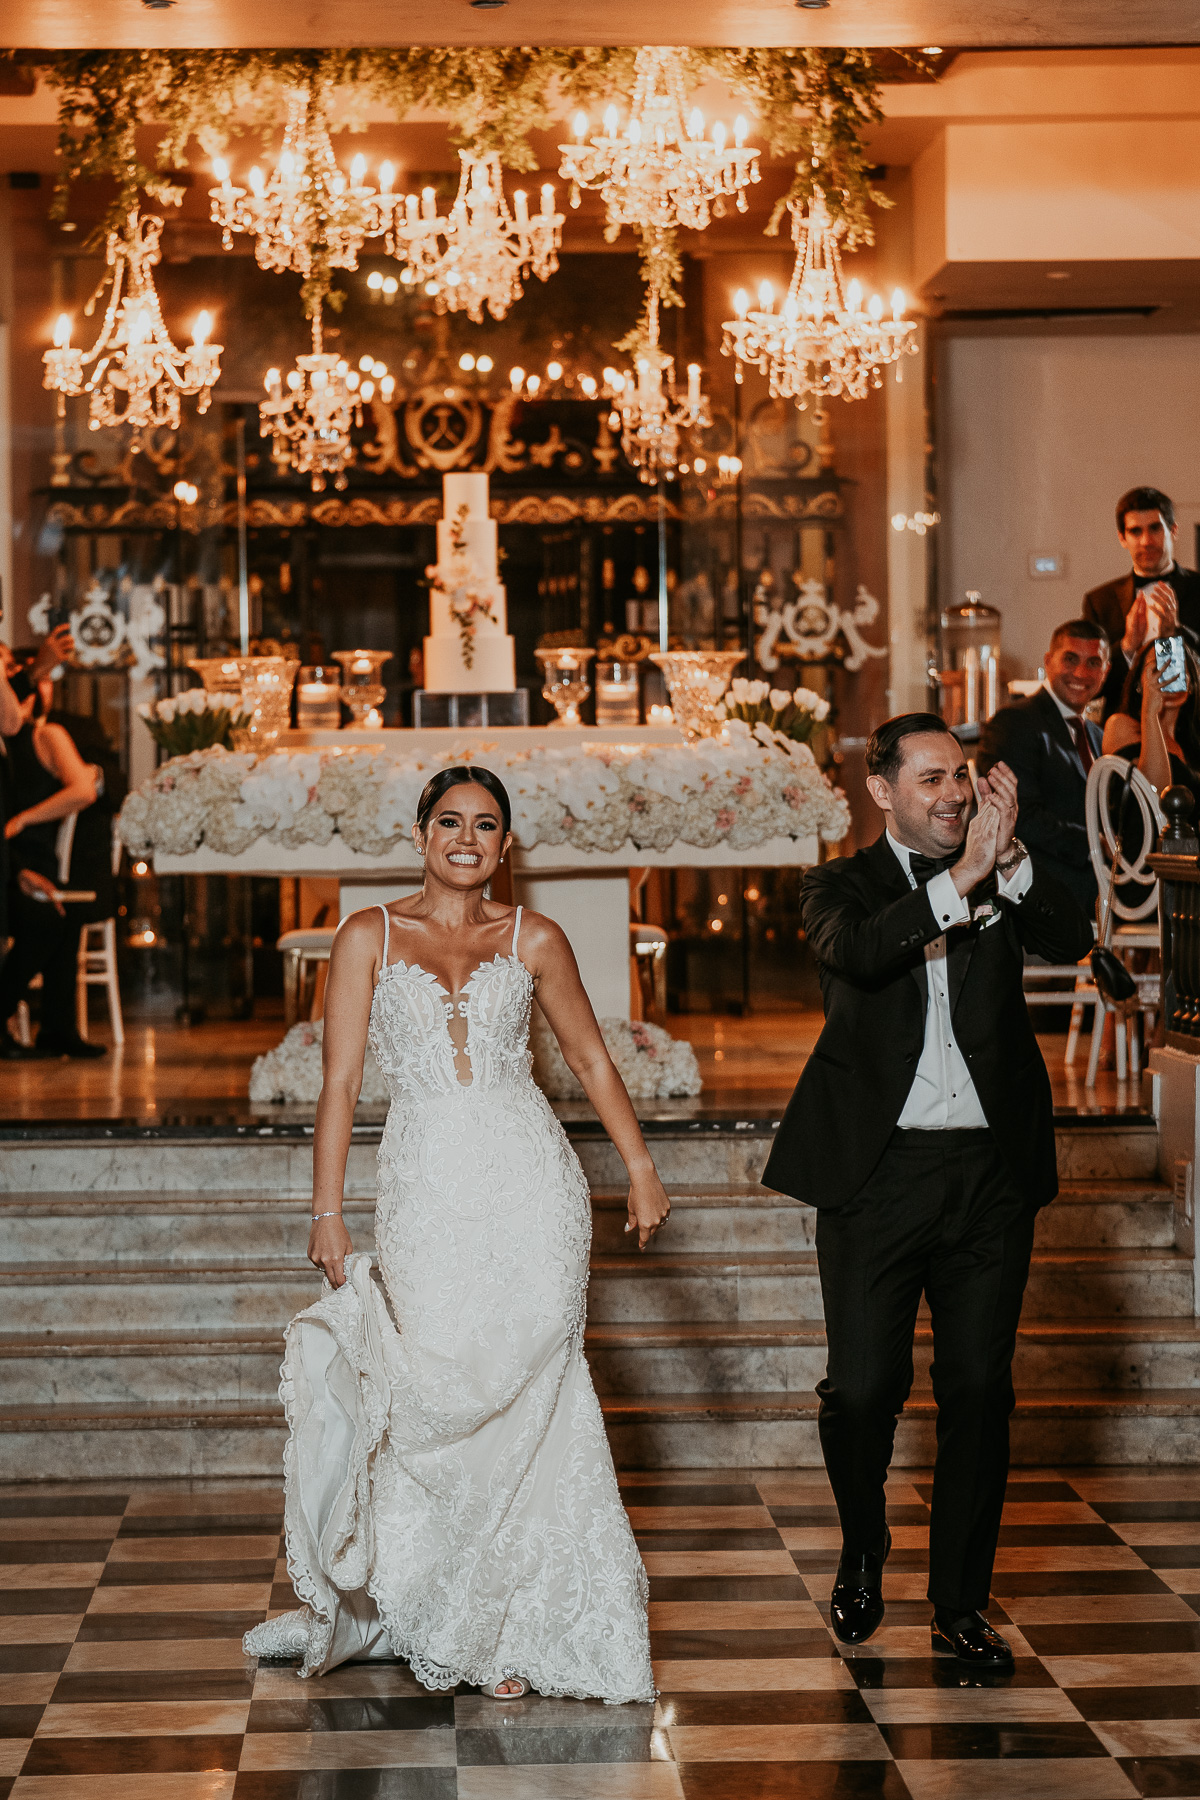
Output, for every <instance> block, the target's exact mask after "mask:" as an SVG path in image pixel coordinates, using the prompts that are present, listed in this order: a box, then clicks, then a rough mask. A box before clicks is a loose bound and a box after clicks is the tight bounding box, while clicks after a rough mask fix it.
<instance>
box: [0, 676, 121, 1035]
mask: <svg viewBox="0 0 1200 1800" xmlns="http://www.w3.org/2000/svg"><path fill="white" fill-rule="evenodd" d="M40 707H41V696H40V695H38V694H34V695H33V696H31V698H30V699H29V700H27V701H26V702H25V703H24V705H23V707H22V711H23V713H24V715H25V720H24V723H23V724H22V725H21V728H20V729H19V730H18V731H17V732H15V733H14V734H13V735H12V736H9V737H7V738H6V740H5V749H6V751H7V756H6V758H5V769H4V788H5V809H4V810H5V812H6V813H7V821H6V823H5V826H4V836H5V840H6V848H7V851H8V866H9V870H10V874H11V877H12V879H11V880H10V883H9V891H8V912H9V921H8V925H9V931H10V932H11V934H12V945H11V947H10V949H9V952H8V955H7V956H6V957H5V959H4V965H3V967H2V968H0V1056H4V1057H6V1058H11V1057H13V1056H19V1055H21V1054H22V1050H21V1046H19V1045H17V1044H16V1043H14V1041H13V1039H12V1037H11V1036H10V1034H9V1032H8V1030H7V1023H8V1021H9V1019H11V1017H12V1015H13V1014H14V1013H15V1012H16V1010H17V1007H18V1005H19V1004H20V1002H21V1001H22V1000H23V999H24V998H25V996H26V994H27V993H28V991H29V984H30V982H31V981H32V980H33V978H34V976H35V975H38V974H40V975H41V977H42V1007H41V1029H40V1031H39V1033H38V1039H37V1045H36V1048H35V1051H34V1054H35V1055H38V1056H79V1057H87V1056H103V1055H104V1047H103V1045H100V1044H90V1043H88V1042H87V1040H86V1039H85V1038H81V1037H80V1035H79V1033H78V1031H77V1029H76V1026H75V953H76V947H77V945H78V942H79V919H78V917H76V916H73V914H72V911H71V909H70V907H68V906H64V905H63V903H62V901H61V900H59V898H58V893H57V889H58V848H57V840H58V830H59V826H60V824H61V822H62V820H63V819H65V818H67V817H68V816H69V815H70V814H71V813H78V812H81V811H82V810H83V808H84V807H85V806H90V805H91V804H92V802H93V801H94V800H95V798H96V776H95V772H94V770H93V769H92V768H91V767H90V765H89V764H87V763H85V762H84V760H83V758H82V757H81V756H80V754H79V752H78V750H76V748H75V745H74V744H73V743H72V741H71V738H70V736H69V735H68V733H67V732H66V731H64V729H63V727H62V726H61V725H51V724H47V723H46V721H45V720H44V719H41V718H36V717H35V716H34V714H35V712H37V711H39V710H40ZM24 1054H28V1052H25V1053H24Z"/></svg>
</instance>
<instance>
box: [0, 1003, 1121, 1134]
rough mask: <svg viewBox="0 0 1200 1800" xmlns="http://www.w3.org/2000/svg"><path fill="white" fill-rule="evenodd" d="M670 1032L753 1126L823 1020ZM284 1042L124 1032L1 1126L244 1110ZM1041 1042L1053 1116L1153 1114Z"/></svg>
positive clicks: (230, 1026) (736, 1023)
mask: <svg viewBox="0 0 1200 1800" xmlns="http://www.w3.org/2000/svg"><path fill="white" fill-rule="evenodd" d="M264 1010H265V1009H264ZM666 1024H667V1028H668V1029H669V1030H670V1032H671V1033H672V1035H673V1036H675V1037H683V1038H687V1039H688V1040H689V1041H690V1042H691V1044H692V1045H693V1047H694V1049H695V1051H696V1056H697V1058H698V1060H699V1063H700V1070H701V1074H702V1075H703V1078H704V1092H703V1094H702V1095H701V1098H700V1101H699V1102H698V1103H693V1104H694V1105H696V1106H697V1107H698V1109H699V1110H703V1108H704V1107H706V1106H717V1107H720V1108H721V1109H722V1110H724V1111H729V1110H731V1109H732V1110H737V1109H740V1108H743V1109H745V1110H746V1112H747V1115H748V1116H750V1115H754V1116H762V1115H764V1114H766V1113H774V1114H775V1115H776V1116H778V1114H779V1112H780V1111H781V1110H782V1108H783V1107H784V1106H785V1105H786V1103H787V1098H788V1095H789V1094H790V1093H791V1091H792V1088H793V1087H794V1085H795V1082H796V1079H797V1077H798V1076H799V1073H800V1071H801V1069H802V1068H803V1067H804V1063H805V1060H806V1059H807V1057H808V1054H809V1052H810V1051H811V1049H812V1047H813V1044H814V1043H815V1042H816V1040H817V1036H818V1034H819V1032H820V1029H821V1015H820V1013H819V1012H815V1011H793V1012H784V1011H779V1012H776V1011H770V1012H762V1013H755V1014H751V1015H750V1016H749V1017H748V1018H740V1019H739V1018H730V1017H726V1016H721V1015H717V1014H709V1013H700V1014H690V1015H672V1016H671V1017H670V1018H669V1019H668V1020H667V1021H666ZM90 1029H91V1034H92V1036H93V1038H94V1039H95V1040H96V1042H98V1043H105V1044H109V1045H110V1046H111V1037H110V1034H109V1031H108V1027H107V1026H106V1025H103V1024H98V1023H96V1024H93V1025H92V1026H91V1028H90ZM282 1035H283V1021H282V1018H281V1017H280V1016H279V1014H278V1013H277V1012H275V1011H272V1012H269V1013H267V1015H266V1016H263V1017H258V1018H255V1019H253V1020H248V1021H245V1022H239V1021H230V1020H223V1021H220V1020H218V1021H211V1020H210V1021H207V1022H206V1023H204V1024H201V1025H190V1026H182V1025H177V1024H176V1023H175V1022H174V1021H173V1020H170V1019H168V1020H161V1019H156V1020H154V1021H151V1022H147V1021H143V1022H140V1023H139V1022H136V1021H132V1022H127V1025H126V1037H125V1044H124V1047H123V1049H121V1050H113V1049H111V1047H110V1050H109V1054H108V1055H107V1056H105V1057H104V1058H102V1059H99V1060H97V1061H95V1062H83V1063H80V1062H67V1061H56V1062H31V1063H6V1064H3V1065H0V1121H3V1120H9V1121H20V1120H25V1121H33V1120H37V1119H43V1120H70V1119H75V1120H83V1119H104V1118H120V1117H125V1118H129V1117H138V1118H145V1119H148V1120H149V1119H154V1118H156V1117H158V1118H163V1117H166V1116H169V1115H171V1116H178V1115H179V1114H181V1113H188V1112H204V1111H206V1110H207V1111H209V1112H213V1113H220V1112H221V1111H222V1110H223V1109H224V1110H228V1109H229V1108H230V1107H234V1108H237V1109H244V1108H245V1105H246V1094H247V1089H248V1086H249V1081H250V1069H251V1066H252V1064H253V1062H254V1059H255V1057H257V1056H261V1055H262V1054H263V1053H264V1052H265V1051H267V1050H271V1049H273V1048H274V1046H275V1045H276V1044H277V1043H278V1042H279V1040H280V1038H281V1037H282ZM1040 1041H1041V1043H1042V1048H1043V1052H1044V1054H1045V1057H1046V1065H1047V1068H1048V1069H1049V1071H1050V1077H1051V1081H1052V1084H1053V1088H1054V1100H1055V1105H1056V1107H1058V1108H1060V1109H1063V1110H1069V1111H1072V1112H1076V1113H1079V1114H1112V1113H1114V1112H1138V1111H1143V1110H1145V1106H1146V1103H1147V1089H1148V1082H1147V1081H1146V1080H1145V1079H1143V1081H1142V1082H1141V1083H1140V1084H1139V1083H1138V1082H1134V1081H1125V1082H1118V1080H1117V1078H1116V1076H1115V1074H1113V1073H1112V1072H1111V1071H1107V1072H1105V1071H1102V1072H1101V1074H1100V1077H1099V1079H1098V1081H1097V1084H1096V1087H1095V1088H1094V1089H1091V1090H1088V1089H1087V1088H1086V1087H1085V1085H1084V1078H1085V1074H1086V1070H1087V1042H1086V1039H1085V1040H1084V1041H1083V1042H1082V1043H1081V1044H1080V1046H1079V1053H1078V1056H1077V1059H1076V1062H1075V1066H1074V1068H1073V1069H1070V1070H1068V1069H1066V1068H1064V1066H1063V1051H1064V1048H1065V1038H1063V1037H1061V1036H1054V1035H1049V1036H1046V1037H1044V1038H1042V1039H1041V1040H1040Z"/></svg>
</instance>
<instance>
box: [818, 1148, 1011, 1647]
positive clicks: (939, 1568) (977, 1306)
mask: <svg viewBox="0 0 1200 1800" xmlns="http://www.w3.org/2000/svg"><path fill="white" fill-rule="evenodd" d="M1035 1218H1036V1211H1035V1209H1034V1208H1033V1207H1031V1206H1030V1205H1029V1204H1028V1203H1027V1201H1026V1200H1025V1199H1024V1197H1023V1195H1022V1194H1021V1193H1020V1192H1018V1190H1017V1188H1016V1187H1015V1185H1014V1184H1013V1181H1012V1179H1011V1177H1010V1176H1009V1174H1008V1172H1007V1170H1006V1169H1005V1168H1004V1166H1003V1165H1002V1163H1001V1160H1000V1156H999V1154H998V1152H997V1149H996V1144H995V1140H994V1139H993V1138H992V1135H991V1133H990V1132H988V1131H896V1132H895V1133H893V1135H892V1138H891V1140H890V1142H889V1143H888V1146H887V1149H886V1150H885V1152H884V1154H883V1158H882V1160H881V1161H880V1163H879V1166H878V1168H876V1170H875V1171H874V1173H873V1174H872V1175H871V1178H870V1180H869V1181H868V1182H867V1183H866V1185H865V1186H864V1187H863V1188H862V1190H861V1191H860V1192H859V1193H858V1194H856V1195H855V1197H854V1199H853V1200H852V1201H851V1202H850V1204H849V1205H848V1206H845V1207H839V1208H834V1209H830V1210H829V1211H820V1212H819V1213H818V1215H817V1259H818V1263H819V1266H820V1272H821V1293H822V1295H823V1297H824V1302H825V1325H826V1333H827V1338H828V1345H829V1360H828V1366H827V1370H826V1375H825V1379H824V1381H822V1382H820V1383H819V1385H818V1387H817V1393H818V1395H819V1396H820V1399H821V1411H820V1433H821V1449H822V1451H823V1453H824V1456H825V1467H826V1469H827V1470H828V1472H829V1479H830V1483H831V1484H832V1487H833V1492H834V1498H835V1499H836V1501H837V1508H838V1517H839V1519H840V1521H841V1527H842V1538H843V1543H844V1546H845V1548H846V1550H847V1551H848V1552H850V1553H852V1554H855V1555H857V1554H861V1553H862V1552H864V1551H872V1552H875V1553H878V1552H879V1551H880V1550H881V1549H882V1546H883V1530H884V1480H885V1478H886V1476H887V1471H888V1464H889V1463H890V1462H891V1458H892V1446H893V1441H894V1438H895V1434H896V1419H897V1416H898V1414H899V1413H900V1411H901V1410H902V1408H903V1406H904V1402H905V1400H906V1399H907V1397H908V1392H909V1389H910V1388H911V1386H912V1379H913V1362H912V1349H913V1330H914V1327H915V1325H916V1319H917V1307H918V1305H919V1304H920V1299H921V1295H922V1293H924V1294H925V1295H926V1297H927V1298H928V1301H929V1310H930V1312H931V1314H932V1316H933V1391H934V1398H935V1399H936V1401H937V1408H938V1415H937V1463H936V1467H935V1470H934V1478H933V1506H932V1517H931V1520H930V1531H929V1598H930V1599H931V1600H932V1601H933V1603H934V1606H935V1607H937V1608H938V1610H939V1611H942V1610H944V1611H946V1612H950V1613H954V1614H955V1615H960V1614H962V1613H968V1612H972V1611H974V1610H975V1609H976V1608H979V1609H982V1608H983V1607H985V1606H986V1605H987V1603H988V1596H989V1593H990V1589H991V1579H992V1563H993V1560H994V1558H995V1554H996V1539H997V1537H998V1536H999V1532H1000V1514H1001V1510H1002V1508H1003V1505H1004V1489H1005V1483H1006V1480H1007V1476H1008V1421H1009V1415H1010V1414H1011V1412H1012V1409H1013V1405H1014V1395H1013V1385H1012V1357H1013V1348H1014V1345H1015V1343H1016V1331H1017V1321H1018V1319H1019V1318H1020V1314H1021V1299H1022V1296H1023V1294H1024V1291H1025V1282H1026V1278H1027V1277H1028V1274H1029V1259H1030V1254H1031V1252H1032V1249H1033V1227H1034V1220H1035Z"/></svg>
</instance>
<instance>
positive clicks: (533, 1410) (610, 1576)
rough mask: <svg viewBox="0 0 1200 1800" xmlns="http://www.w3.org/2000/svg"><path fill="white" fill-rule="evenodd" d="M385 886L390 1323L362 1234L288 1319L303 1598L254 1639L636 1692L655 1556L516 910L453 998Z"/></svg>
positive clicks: (421, 1666) (292, 1469)
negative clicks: (593, 1299) (341, 1265)
mask: <svg viewBox="0 0 1200 1800" xmlns="http://www.w3.org/2000/svg"><path fill="white" fill-rule="evenodd" d="M381 910H382V911H383V915H384V954H383V963H384V966H383V970H382V972H381V974H380V977H379V982H378V985H377V987H376V989H375V996H374V1000H373V1002H372V1006H371V1022H370V1031H369V1037H370V1043H371V1047H372V1049H373V1050H374V1052H375V1055H376V1057H377V1059H378V1062H379V1066H380V1068H381V1069H382V1071H383V1074H384V1078H385V1080H386V1082H387V1085H388V1091H389V1093H390V1096H391V1108H390V1111H389V1113H388V1118H387V1124H386V1125H385V1127H384V1132H383V1141H382V1143H381V1145H380V1149H379V1196H378V1205H377V1210H376V1221H375V1238H376V1245H377V1248H378V1253H379V1266H380V1272H381V1274H382V1276H383V1282H384V1286H385V1288H386V1291H387V1295H388V1298H389V1299H390V1301H391V1305H392V1313H393V1315H394V1318H395V1323H394V1324H393V1322H392V1316H389V1313H388V1309H387V1306H386V1305H385V1303H384V1299H383V1296H382V1295H381V1294H380V1292H379V1289H378V1287H377V1286H376V1285H375V1283H374V1282H373V1281H372V1280H371V1277H370V1268H371V1259H370V1257H369V1256H367V1255H366V1254H364V1253H361V1252H360V1253H357V1254H353V1255H351V1256H350V1257H348V1258H347V1264H346V1271H347V1273H346V1283H345V1286H343V1287H341V1288H338V1289H336V1290H335V1289H332V1288H330V1287H329V1286H328V1284H326V1285H325V1287H324V1288H323V1290H322V1295H321V1298H320V1300H318V1301H317V1303H316V1304H315V1305H314V1306H310V1307H309V1308H308V1309H307V1311H305V1312H302V1313H300V1314H299V1315H298V1317H297V1318H295V1319H293V1320H292V1323H291V1324H290V1326H289V1327H288V1330H287V1347H286V1351H285V1354H284V1362H283V1370H282V1377H281V1385H280V1393H281V1396H282V1399H283V1402H284V1407H285V1409H286V1413H287V1422H288V1428H289V1436H288V1443H287V1447H286V1449H285V1451H284V1478H285V1501H284V1522H285V1531H286V1542H287V1559H288V1571H289V1574H290V1575H291V1578H292V1583H293V1586H294V1587H295V1590H296V1594H297V1596H298V1598H299V1599H300V1600H301V1602H302V1606H301V1609H300V1611H299V1612H290V1613H285V1614H283V1615H281V1616H280V1617H277V1618H274V1619H268V1620H267V1621H266V1622H265V1623H264V1624H262V1625H258V1626H256V1627H255V1628H254V1630H252V1631H250V1632H248V1633H247V1634H246V1637H245V1640H244V1641H245V1648H246V1651H247V1653H248V1654H250V1655H252V1656H267V1657H270V1656H274V1657H290V1658H295V1657H299V1658H301V1659H302V1662H303V1668H302V1670H301V1673H302V1674H304V1675H316V1674H323V1673H324V1672H325V1671H326V1670H328V1669H331V1668H334V1667H336V1665H337V1664H339V1663H342V1662H345V1661H347V1660H348V1659H350V1658H362V1657H368V1656H398V1657H402V1658H403V1659H404V1660H405V1661H406V1662H408V1663H409V1664H410V1666H411V1668H412V1670H413V1673H414V1674H415V1675H416V1676H417V1677H418V1679H419V1680H420V1681H422V1682H423V1683H424V1684H425V1685H426V1686H427V1687H430V1688H449V1687H453V1686H454V1685H455V1684H456V1683H458V1682H460V1681H463V1682H469V1683H473V1684H479V1685H481V1686H484V1687H492V1686H494V1685H495V1684H496V1683H497V1682H498V1681H500V1680H502V1679H503V1678H505V1677H506V1676H508V1675H511V1674H516V1675H519V1676H521V1677H522V1678H523V1679H524V1680H525V1681H526V1682H527V1683H528V1684H529V1686H531V1687H532V1688H533V1689H534V1690H536V1691H537V1692H539V1693H542V1694H553V1695H573V1696H578V1697H581V1698H596V1699H603V1700H610V1701H625V1700H648V1699H650V1698H651V1697H652V1695H653V1692H654V1688H653V1682H652V1677H651V1672H650V1650H649V1636H648V1631H647V1620H646V1599H647V1581H646V1575H645V1571H644V1569H643V1567H642V1562H641V1558H640V1556H639V1555H638V1551H637V1546H636V1544H635V1543H634V1539H633V1533H632V1531H631V1530H630V1526H629V1521H628V1519H627V1518H626V1515H625V1511H624V1508H623V1507H622V1505H621V1501H620V1496H619V1494H618V1492H617V1483H616V1477H615V1475H614V1472H613V1465H612V1458H611V1455H610V1453H609V1448H608V1443H607V1440H606V1438H605V1435H604V1424H603V1420H602V1418H601V1415H600V1408H599V1405H598V1403H597V1400H596V1396H595V1393H594V1391H593V1388H592V1382H591V1377H590V1375H589V1372H588V1368H587V1364H586V1363H585V1361H584V1356H583V1325H584V1303H585V1296H586V1290H587V1275H588V1251H589V1247H590V1241H591V1210H590V1206H589V1200H588V1189H587V1184H586V1182H585V1180H584V1175H583V1170H582V1169H581V1168H580V1166H579V1161H578V1159H577V1157H576V1156H575V1153H574V1151H573V1150H572V1149H571V1147H570V1145H569V1143H568V1142H567V1138H566V1135H565V1133H564V1132H563V1130H562V1127H561V1126H560V1125H559V1123H558V1121H557V1119H556V1118H555V1117H554V1114H553V1113H552V1112H551V1110H550V1107H549V1106H548V1104H547V1102H546V1099H545V1097H544V1095H543V1094H542V1093H541V1091H540V1089H538V1088H537V1087H536V1086H535V1085H534V1082H533V1079H532V1076H531V1074H530V1056H529V1051H528V1038H529V1010H530V1005H531V1003H532V998H533V980H532V977H531V976H530V974H529V971H528V970H527V969H526V967H525V965H524V964H523V963H522V961H521V960H520V957H519V956H518V954H517V941H518V935H519V933H520V927H521V909H520V908H518V909H517V918H516V924H515V928H514V931H513V943H512V950H511V952H510V954H509V955H508V956H506V957H505V956H497V957H496V958H495V959H494V960H493V961H492V962H490V963H482V964H481V965H480V966H479V968H477V969H476V971H475V973H474V974H473V975H472V976H471V978H470V980H469V981H468V983H467V985H466V987H465V988H464V989H463V991H462V994H461V996H460V997H459V999H458V1000H457V1002H455V1001H453V1000H452V999H451V998H450V996H449V995H448V994H447V992H446V990H445V988H444V987H443V986H442V985H441V983H440V982H439V981H437V979H436V978H435V977H434V976H433V975H431V974H429V973H427V972H426V971H425V970H423V969H421V968H420V967H419V966H418V965H417V964H415V963H414V964H411V965H409V964H405V963H404V962H401V961H397V962H389V960H388V949H389V935H390V933H389V923H388V915H387V911H386V908H383V909H381ZM456 1005H457V1008H458V1010H459V1013H460V1016H462V1017H465V1020H466V1031H467V1037H466V1049H467V1055H468V1058H469V1061H470V1066H471V1072H472V1080H471V1082H470V1083H469V1084H466V1083H463V1082H462V1081H460V1079H459V1076H458V1072H457V1068H456V1063H455V1048H454V1044H453V1041H452V1039H451V1035H450V1029H449V1021H450V1019H451V1018H452V1017H453V1015H454V1009H455V1006H456Z"/></svg>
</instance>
